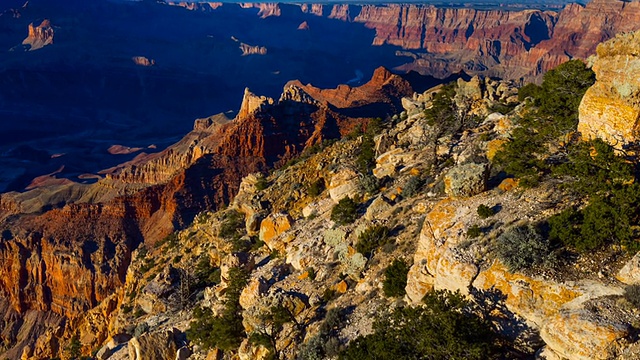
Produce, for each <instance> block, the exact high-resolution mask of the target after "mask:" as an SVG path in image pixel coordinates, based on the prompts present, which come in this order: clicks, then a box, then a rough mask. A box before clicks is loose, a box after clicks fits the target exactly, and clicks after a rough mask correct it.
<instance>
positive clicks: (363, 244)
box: [356, 225, 389, 257]
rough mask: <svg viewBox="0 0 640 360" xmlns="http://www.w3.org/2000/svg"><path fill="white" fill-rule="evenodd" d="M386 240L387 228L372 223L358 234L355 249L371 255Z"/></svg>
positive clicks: (387, 236)
mask: <svg viewBox="0 0 640 360" xmlns="http://www.w3.org/2000/svg"><path fill="white" fill-rule="evenodd" d="M388 242H389V228H388V227H386V226H384V225H374V226H371V227H369V228H367V229H366V230H365V231H363V232H362V233H361V234H360V235H359V236H358V243H357V244H356V250H358V252H359V253H361V254H363V255H365V256H367V257H371V255H372V254H373V252H374V251H375V250H376V249H378V248H379V247H381V246H383V245H385V244H386V243H388Z"/></svg>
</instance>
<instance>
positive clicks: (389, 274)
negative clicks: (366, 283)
mask: <svg viewBox="0 0 640 360" xmlns="http://www.w3.org/2000/svg"><path fill="white" fill-rule="evenodd" d="M408 273H409V266H408V265H407V263H405V262H404V261H403V260H398V259H396V260H393V263H391V265H389V266H388V267H387V268H386V269H385V271H384V276H385V278H384V282H383V283H382V290H383V291H384V294H385V295H386V296H388V297H400V296H404V295H405V294H406V291H405V288H406V287H407V274H408Z"/></svg>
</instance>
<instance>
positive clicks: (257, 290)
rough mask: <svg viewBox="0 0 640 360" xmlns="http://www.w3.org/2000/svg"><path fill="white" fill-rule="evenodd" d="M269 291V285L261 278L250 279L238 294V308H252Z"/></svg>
mask: <svg viewBox="0 0 640 360" xmlns="http://www.w3.org/2000/svg"><path fill="white" fill-rule="evenodd" d="M268 289H269V285H268V284H267V283H266V282H265V281H263V279H262V278H252V279H251V280H250V281H249V284H247V286H245V288H244V289H242V292H241V293H240V306H242V308H244V309H248V308H250V307H252V306H254V305H255V304H256V303H257V302H258V300H259V299H260V298H261V297H262V296H263V295H264V294H265V293H266V291H267V290H268Z"/></svg>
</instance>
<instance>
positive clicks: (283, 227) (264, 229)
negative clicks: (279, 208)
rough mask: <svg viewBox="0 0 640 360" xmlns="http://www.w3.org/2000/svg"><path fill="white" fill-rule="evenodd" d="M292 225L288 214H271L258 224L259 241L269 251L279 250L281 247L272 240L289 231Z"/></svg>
mask: <svg viewBox="0 0 640 360" xmlns="http://www.w3.org/2000/svg"><path fill="white" fill-rule="evenodd" d="M292 224H293V219H292V218H291V216H289V215H288V214H282V213H276V214H271V215H269V216H267V217H266V218H265V219H264V220H262V222H261V223H260V235H259V236H260V240H262V241H264V242H265V243H266V244H267V246H268V247H269V249H271V250H274V249H277V250H281V249H280V247H281V246H277V244H276V242H275V241H274V240H275V239H276V238H277V237H278V236H280V235H281V234H282V233H284V232H285V231H287V230H289V229H291V226H292Z"/></svg>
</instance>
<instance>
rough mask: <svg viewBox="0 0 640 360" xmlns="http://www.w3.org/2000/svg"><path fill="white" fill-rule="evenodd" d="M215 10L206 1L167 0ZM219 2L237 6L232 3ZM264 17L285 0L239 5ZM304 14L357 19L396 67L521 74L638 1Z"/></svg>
mask: <svg viewBox="0 0 640 360" xmlns="http://www.w3.org/2000/svg"><path fill="white" fill-rule="evenodd" d="M171 4H172V5H177V6H183V7H186V8H188V9H191V10H196V9H198V10H202V11H214V9H217V7H212V6H210V5H209V4H202V5H200V6H195V5H193V4H189V5H186V4H182V3H171ZM224 6H236V5H233V4H229V5H224ZM242 6H243V7H245V8H257V9H259V10H258V12H257V15H258V16H260V17H262V18H265V17H270V16H285V15H283V14H284V13H283V9H284V8H285V7H287V6H294V5H283V4H279V5H277V4H251V5H249V4H244V5H242ZM299 6H300V9H299V10H300V11H301V12H302V13H304V14H309V15H314V16H320V17H327V18H330V19H335V20H340V21H344V22H351V23H355V24H363V25H364V26H365V27H366V28H368V29H372V30H374V31H375V35H374V37H373V39H372V42H371V44H372V45H374V46H384V45H391V46H397V47H398V51H397V55H398V56H400V57H402V58H406V63H405V64H403V65H400V66H398V67H397V68H396V70H398V71H403V72H408V71H411V70H413V71H417V72H419V73H421V74H423V75H432V76H435V77H438V78H446V77H448V76H450V75H452V74H456V73H459V72H465V73H467V74H483V75H488V76H495V77H500V78H506V79H512V80H519V79H523V80H525V81H529V80H538V79H540V77H541V75H542V74H544V73H545V72H546V71H547V70H549V69H552V68H554V67H556V66H558V65H559V64H561V63H563V62H565V61H567V60H569V59H572V58H580V59H586V58H587V57H589V56H590V55H592V54H594V53H595V49H596V46H597V44H599V43H600V42H602V41H605V40H607V39H610V38H611V37H613V36H615V34H617V33H619V32H627V31H632V30H637V29H638V28H639V27H640V26H639V25H638V23H639V21H640V1H621V0H594V1H591V2H589V3H588V4H587V5H585V6H583V5H579V4H569V5H567V6H566V7H565V8H564V9H562V10H560V11H543V10H537V9H533V10H515V9H506V10H505V9H496V10H484V9H483V10H479V9H472V8H437V7H434V6H428V5H413V4H412V5H406V4H390V5H346V4H336V5H323V4H302V5H299Z"/></svg>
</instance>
